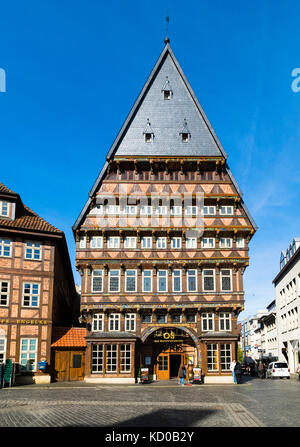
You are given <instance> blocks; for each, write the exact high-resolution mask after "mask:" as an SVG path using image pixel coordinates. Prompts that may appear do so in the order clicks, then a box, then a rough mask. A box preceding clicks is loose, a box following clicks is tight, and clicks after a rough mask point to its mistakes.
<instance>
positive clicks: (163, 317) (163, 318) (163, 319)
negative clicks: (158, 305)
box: [156, 314, 167, 323]
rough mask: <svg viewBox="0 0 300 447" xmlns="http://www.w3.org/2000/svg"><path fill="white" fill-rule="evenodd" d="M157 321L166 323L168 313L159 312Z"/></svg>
mask: <svg viewBox="0 0 300 447" xmlns="http://www.w3.org/2000/svg"><path fill="white" fill-rule="evenodd" d="M156 322H157V323H166V322H167V315H166V314H157V315H156Z"/></svg>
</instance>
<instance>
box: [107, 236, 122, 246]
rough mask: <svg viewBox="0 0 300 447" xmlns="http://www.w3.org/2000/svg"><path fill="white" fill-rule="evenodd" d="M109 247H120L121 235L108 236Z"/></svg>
mask: <svg viewBox="0 0 300 447" xmlns="http://www.w3.org/2000/svg"><path fill="white" fill-rule="evenodd" d="M107 248H112V249H113V248H120V236H108V238H107Z"/></svg>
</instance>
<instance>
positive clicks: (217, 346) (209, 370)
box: [206, 343, 219, 372]
mask: <svg viewBox="0 0 300 447" xmlns="http://www.w3.org/2000/svg"><path fill="white" fill-rule="evenodd" d="M206 346H207V371H208V372H215V371H219V345H218V344H217V343H207V345H206ZM211 346H216V348H217V349H213V351H215V352H216V353H217V360H216V366H217V367H216V368H213V369H209V368H208V358H209V355H208V351H209V350H211V348H210V349H209V347H211Z"/></svg>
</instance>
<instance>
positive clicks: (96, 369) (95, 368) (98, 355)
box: [92, 345, 103, 373]
mask: <svg viewBox="0 0 300 447" xmlns="http://www.w3.org/2000/svg"><path fill="white" fill-rule="evenodd" d="M102 372H103V345H92V373H102Z"/></svg>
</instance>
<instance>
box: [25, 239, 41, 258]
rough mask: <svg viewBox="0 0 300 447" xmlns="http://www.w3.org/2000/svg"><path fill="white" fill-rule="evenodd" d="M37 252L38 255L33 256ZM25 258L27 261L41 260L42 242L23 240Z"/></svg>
mask: <svg viewBox="0 0 300 447" xmlns="http://www.w3.org/2000/svg"><path fill="white" fill-rule="evenodd" d="M36 254H38V255H39V257H38V258H35V255H36ZM25 259H26V260H27V261H41V260H42V244H41V243H40V242H33V241H26V242H25Z"/></svg>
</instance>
